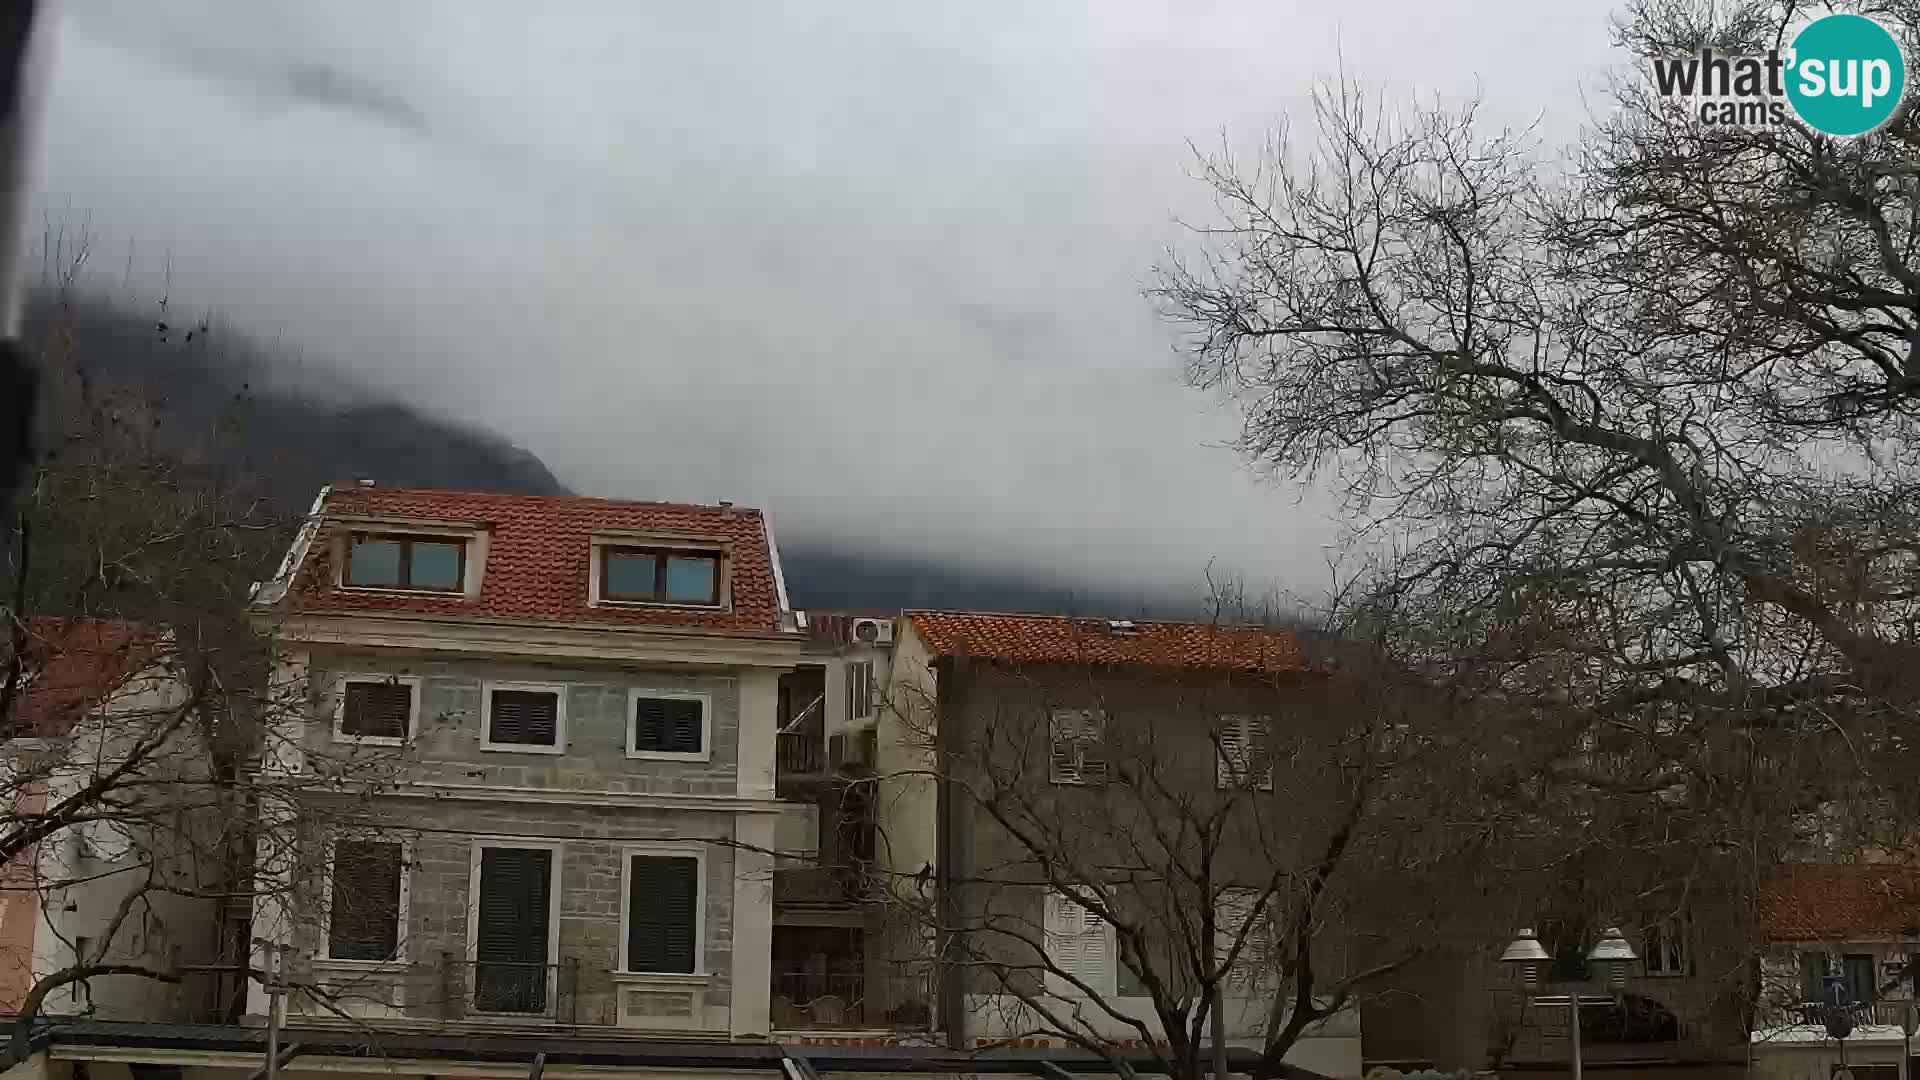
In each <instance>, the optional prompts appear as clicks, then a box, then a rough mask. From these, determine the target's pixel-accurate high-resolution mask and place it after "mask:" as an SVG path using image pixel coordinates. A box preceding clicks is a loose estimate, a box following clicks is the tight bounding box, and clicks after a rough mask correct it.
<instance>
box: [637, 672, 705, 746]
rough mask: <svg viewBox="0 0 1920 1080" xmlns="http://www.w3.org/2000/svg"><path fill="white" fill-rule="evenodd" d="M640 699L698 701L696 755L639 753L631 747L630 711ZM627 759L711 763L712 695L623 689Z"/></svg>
mask: <svg viewBox="0 0 1920 1080" xmlns="http://www.w3.org/2000/svg"><path fill="white" fill-rule="evenodd" d="M641 698H657V699H660V700H663V701H698V702H699V703H700V750H699V751H698V752H697V753H692V754H688V753H683V752H681V751H678V750H641V749H639V748H638V747H636V746H634V736H635V735H636V734H637V732H635V731H634V723H633V721H634V715H633V710H634V707H635V706H636V705H638V704H639V703H640V699H641ZM623 722H624V723H625V724H626V725H627V737H626V747H627V757H629V758H632V759H634V760H636V761H711V760H713V695H712V694H709V693H707V692H706V691H704V690H657V689H653V688H650V687H643V686H635V687H631V688H629V689H628V690H627V715H626V719H625V721H623Z"/></svg>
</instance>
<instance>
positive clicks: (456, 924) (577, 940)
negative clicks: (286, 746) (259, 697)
mask: <svg viewBox="0 0 1920 1080" xmlns="http://www.w3.org/2000/svg"><path fill="white" fill-rule="evenodd" d="M308 675H309V685H310V687H311V704H312V708H313V712H312V716H313V722H312V723H309V724H308V725H306V730H305V732H304V733H303V735H302V737H301V743H302V746H303V748H304V750H305V751H306V753H307V754H309V755H332V756H333V757H334V758H335V759H336V762H335V764H334V766H333V767H335V768H337V767H338V762H339V761H340V760H342V759H344V760H347V761H352V760H360V761H363V762H364V764H365V771H366V774H367V775H369V776H378V777H381V778H384V779H386V780H389V781H397V782H401V786H399V787H397V788H396V787H395V786H394V785H393V784H387V785H385V790H384V791H383V792H382V793H380V794H376V795H374V796H373V797H372V798H371V799H368V798H364V797H358V796H355V795H353V794H351V793H344V792H343V793H342V794H340V795H338V796H326V797H310V799H309V805H308V806H307V807H305V808H304V809H303V812H302V815H301V819H302V820H301V824H300V826H299V832H300V839H299V841H298V842H299V845H300V850H301V858H300V859H299V866H300V868H301V881H300V883H299V887H298V888H296V890H295V896H296V898H297V899H296V902H295V906H294V909H293V911H292V914H293V916H294V918H293V920H292V921H293V927H294V929H293V934H292V939H291V941H290V942H289V944H290V945H291V946H292V949H291V952H290V953H289V956H290V958H291V959H290V964H291V965H292V970H293V971H294V973H295V974H296V975H303V976H305V977H308V978H311V979H312V980H313V981H314V982H315V983H316V984H318V985H320V986H322V987H325V988H326V989H327V991H328V995H327V996H328V997H329V998H330V1000H331V1002H332V1004H331V1006H321V1005H314V1006H312V1007H310V1008H309V1009H308V1010H307V1011H309V1012H311V1013H313V1014H315V1015H325V1014H326V1013H328V1012H336V1013H337V1012H340V1011H344V1012H347V1013H349V1014H352V1015H359V1016H365V1017H384V1018H396V1019H398V1018H404V1019H406V1020H417V1021H423V1022H434V1021H447V1020H464V1019H470V1017H468V1016H467V1015H466V1012H465V1009H464V1000H463V997H464V991H465V988H466V986H467V983H466V981H465V980H466V979H468V978H469V977H470V976H469V972H470V970H471V968H470V965H469V963H468V959H467V958H468V955H469V953H468V947H469V943H468V927H469V912H470V906H471V902H472V896H471V892H472V887H473V885H472V882H473V872H474V871H473V867H474V865H475V863H474V860H475V854H474V852H475V847H476V845H479V844H500V845H503V846H513V844H514V838H523V839H524V840H525V841H526V846H548V845H550V846H552V847H554V849H555V851H556V858H557V859H558V862H559V874H558V881H559V893H558V901H557V904H556V906H555V907H554V909H553V910H554V912H555V914H556V915H557V919H558V934H557V938H558V944H557V949H556V951H555V955H554V956H553V957H552V959H553V960H554V961H555V962H556V963H557V964H559V965H561V966H562V968H563V969H565V970H566V971H567V974H566V975H560V974H556V975H555V978H556V980H558V979H563V978H564V979H565V980H566V982H565V984H564V985H562V984H559V983H556V990H557V993H556V994H555V995H554V1000H553V1004H552V1008H551V1009H550V1012H551V1014H552V1015H550V1016H548V1017H545V1018H543V1019H546V1020H549V1021H558V1022H561V1023H574V1024H580V1025H607V1026H613V1025H616V1024H622V1023H624V1024H625V1025H626V1026H630V1027H633V1026H637V1027H649V1026H653V1027H662V1028H666V1027H670V1028H671V1029H672V1030H674V1031H676V1032H679V1033H683V1034H694V1033H713V1034H724V1033H726V1032H727V1031H728V1028H729V1022H730V1009H731V974H732V962H731V961H732V940H733V903H734V898H735V866H736V858H735V852H736V849H735V847H734V846H733V844H734V842H735V841H736V840H739V839H741V838H740V837H739V836H738V835H737V833H736V830H737V828H738V825H737V822H738V820H739V817H740V815H739V814H737V813H736V812H735V810H734V809H733V808H732V807H731V806H725V805H716V806H715V807H714V808H712V809H705V808H700V807H699V806H698V805H697V800H698V799H699V797H701V796H734V795H735V794H736V793H737V778H736V777H737V771H736V767H735V763H736V759H737V750H738V745H737V744H738V729H739V714H740V707H741V694H740V690H739V680H738V679H737V678H735V677H734V676H732V675H729V674H712V673H705V672H700V673H694V672H689V671H670V670H658V669H647V668H642V667H635V666H631V665H622V666H618V667H612V666H605V667H585V666H551V665H535V664H522V663H508V662H500V661H486V660H472V659H453V660H443V659H417V658H411V657H401V656H392V655H377V654H371V653H346V652H343V653H337V654H322V655H315V656H314V657H313V658H312V660H311V663H310V666H309V668H308ZM342 675H353V676H373V677H381V676H400V677H410V678H418V679H420V683H419V690H418V698H419V703H418V721H417V726H416V728H415V732H414V738H413V739H412V740H410V741H409V743H408V745H406V746H405V747H402V748H395V747H390V746H365V745H356V744H353V743H350V742H344V741H341V740H336V738H335V736H334V734H333V727H334V725H333V717H334V709H335V705H336V703H335V700H334V695H335V692H336V687H337V685H338V679H339V677H340V676H342ZM490 682H515V683H538V684H558V685H561V686H563V687H564V688H565V720H564V751H563V752H561V753H533V752H523V751H515V750H494V749H482V747H481V724H482V715H483V714H482V694H483V688H484V686H485V685H486V684H487V683H490ZM634 690H643V691H644V690H661V691H671V692H677V693H697V694H701V695H704V696H705V697H706V698H707V699H708V702H709V707H708V741H707V748H708V760H706V761H678V760H652V759H633V758H629V757H628V756H627V754H626V749H627V746H626V740H627V726H628V723H629V720H628V708H629V695H630V692H631V691H634ZM408 785H417V786H408ZM569 793H572V795H573V796H575V797H577V798H578V800H579V801H572V800H571V799H570V798H569ZM622 796H634V797H635V798H634V799H633V802H632V803H631V804H622V803H621V802H620V801H619V800H620V798H621V797H622ZM676 796H678V797H682V799H683V802H684V801H685V800H687V799H691V800H695V802H694V804H693V805H692V806H691V807H689V806H687V805H679V806H663V805H661V804H660V801H659V800H657V799H656V798H655V797H668V800H669V801H671V798H672V797H676ZM341 835H378V836H381V837H383V838H392V839H399V840H401V841H402V842H404V843H405V844H406V845H407V867H406V882H407V885H406V900H405V916H404V926H405V934H404V944H403V954H404V956H403V959H402V961H400V962H395V963H376V962H365V961H334V960H328V959H326V958H325V952H326V938H325V933H326V915H325V908H326V899H325V894H326V888H327V886H326V882H325V880H324V878H325V866H326V855H325V852H326V845H327V843H328V840H329V838H331V837H337V836H341ZM648 845H671V846H670V847H668V848H659V849H655V850H662V851H667V852H673V853H678V852H680V851H682V850H698V851H699V852H700V853H701V856H702V857H703V859H704V874H703V896H702V900H703V903H702V911H703V919H702V929H701V934H700V940H699V943H698V946H699V947H698V950H697V960H696V966H697V968H698V971H697V973H696V974H695V975H692V976H673V977H653V978H649V977H643V976H625V975H622V974H620V969H621V968H623V967H624V963H623V957H622V942H621V940H620V935H621V926H622V916H623V913H624V908H625V905H626V903H627V897H626V895H625V891H624V890H625V881H624V877H623V868H624V862H623V860H624V857H625V856H626V854H628V853H629V852H630V851H631V852H632V853H635V854H639V853H644V852H645V851H646V850H647V846H648ZM663 982H664V983H667V984H669V985H667V986H664V987H663V986H661V985H659V984H661V983H663ZM634 984H640V985H639V986H638V987H636V986H635V985H634ZM647 991H652V992H647ZM660 991H669V992H660ZM622 994H627V995H630V996H628V997H627V998H626V999H625V1002H626V1008H625V1010H624V1012H625V1017H624V1019H623V1010H622V1008H621V1002H622V997H621V995H622Z"/></svg>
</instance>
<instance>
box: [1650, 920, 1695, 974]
mask: <svg viewBox="0 0 1920 1080" xmlns="http://www.w3.org/2000/svg"><path fill="white" fill-rule="evenodd" d="M1649 929H1655V930H1657V931H1658V932H1659V934H1660V937H1661V941H1662V943H1663V945H1664V947H1663V948H1661V949H1659V950H1657V951H1658V952H1660V953H1661V954H1662V956H1661V957H1660V960H1661V963H1660V964H1658V965H1657V966H1656V965H1655V963H1654V960H1655V957H1654V955H1653V954H1654V952H1655V951H1656V950H1653V949H1650V948H1648V943H1647V935H1646V931H1647V930H1649ZM1676 944H1677V945H1678V947H1677V948H1676V947H1675V946H1676ZM1670 957H1672V958H1677V959H1678V960H1679V965H1678V966H1677V967H1674V966H1669V965H1668V964H1667V963H1666V962H1665V961H1666V960H1667V959H1669V958H1670ZM1640 962H1641V970H1642V971H1643V972H1645V973H1646V975H1647V976H1648V977H1650V978H1657V979H1675V978H1680V977H1682V976H1685V975H1686V974H1687V973H1688V971H1689V969H1691V968H1692V966H1693V919H1692V918H1691V917H1689V916H1688V915H1686V914H1685V913H1682V914H1679V915H1670V916H1665V917H1660V918H1650V919H1648V920H1647V924H1646V925H1645V926H1643V927H1641V933H1640Z"/></svg>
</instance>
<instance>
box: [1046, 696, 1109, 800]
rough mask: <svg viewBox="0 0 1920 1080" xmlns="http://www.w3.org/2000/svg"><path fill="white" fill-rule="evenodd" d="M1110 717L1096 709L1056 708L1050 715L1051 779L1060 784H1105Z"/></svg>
mask: <svg viewBox="0 0 1920 1080" xmlns="http://www.w3.org/2000/svg"><path fill="white" fill-rule="evenodd" d="M1106 736H1107V718H1106V715H1105V714H1104V713H1101V712H1099V711H1098V710H1095V709H1055V710H1053V715H1052V716H1050V717H1048V718H1047V738H1048V742H1049V744H1050V745H1049V753H1048V764H1047V778H1048V779H1050V780H1052V781H1053V782H1054V783H1056V784H1104V783H1106V781H1107V755H1106V746H1105V743H1104V740H1105V739H1106Z"/></svg>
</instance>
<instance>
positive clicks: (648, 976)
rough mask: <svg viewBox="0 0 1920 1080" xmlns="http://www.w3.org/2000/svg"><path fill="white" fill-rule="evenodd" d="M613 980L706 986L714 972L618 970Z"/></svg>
mask: <svg viewBox="0 0 1920 1080" xmlns="http://www.w3.org/2000/svg"><path fill="white" fill-rule="evenodd" d="M613 981H614V983H615V984H616V985H619V986H706V985H708V984H710V983H712V982H713V973H712V972H701V971H695V972H685V971H616V972H613Z"/></svg>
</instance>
